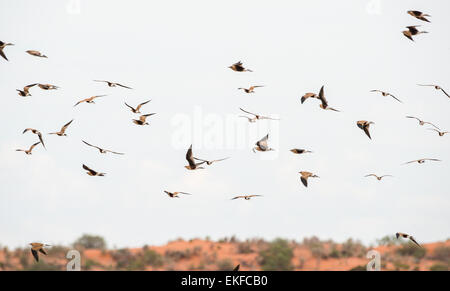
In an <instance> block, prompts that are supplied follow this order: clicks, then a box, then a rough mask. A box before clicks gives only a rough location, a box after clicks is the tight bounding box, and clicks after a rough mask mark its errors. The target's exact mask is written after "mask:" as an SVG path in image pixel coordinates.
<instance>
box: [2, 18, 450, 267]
mask: <svg viewBox="0 0 450 291" xmlns="http://www.w3.org/2000/svg"><path fill="white" fill-rule="evenodd" d="M407 13H408V14H409V15H411V16H413V17H415V18H416V19H419V20H421V21H425V22H430V21H429V20H428V19H427V17H431V16H430V15H428V14H425V13H422V12H420V11H415V10H410V11H408V12H407ZM419 26H420V25H414V26H407V28H408V30H405V31H403V34H404V36H405V37H407V38H409V39H410V40H412V41H414V39H413V36H416V35H419V34H422V33H427V32H426V31H419V30H418V29H417V27H419ZM13 45H14V44H12V43H4V42H2V41H0V56H2V57H3V58H4V59H5V60H7V61H8V58H7V57H6V55H5V53H4V49H5V47H7V46H13ZM26 53H28V54H29V55H31V56H35V57H40V58H47V56H46V55H44V54H42V53H41V52H39V51H36V50H27V51H26ZM228 68H230V69H231V70H233V71H235V72H253V71H252V70H250V69H247V68H245V67H244V66H243V64H242V62H240V61H239V62H237V63H235V64H233V65H231V66H229V67H228ZM94 81H95V82H103V83H105V84H106V85H107V86H109V87H122V88H126V89H132V88H131V87H128V86H125V85H122V84H120V83H115V82H111V81H107V80H94ZM418 85H419V86H428V87H433V88H434V89H436V90H439V91H441V92H442V93H444V94H445V95H446V96H447V97H449V98H450V95H449V94H448V93H447V92H446V91H445V90H444V89H443V88H442V87H440V86H439V85H435V84H418ZM34 86H38V87H39V88H41V89H42V90H56V89H58V88H59V87H58V86H55V85H51V84H39V83H35V84H30V85H27V86H25V87H24V88H23V89H22V90H20V89H16V90H17V91H18V95H19V96H21V97H29V96H31V93H30V89H31V88H33V87H34ZM260 87H264V86H261V85H254V86H250V87H249V88H238V90H243V91H244V92H245V93H248V94H252V93H255V89H256V88H260ZM370 92H373V93H380V94H381V95H382V96H384V97H391V98H393V99H394V100H396V101H398V102H400V103H403V102H402V101H401V100H400V99H399V98H397V97H396V96H394V95H392V94H391V93H389V92H385V91H382V90H371V91H370ZM104 96H106V95H97V96H91V97H89V98H86V99H82V100H80V101H78V102H77V103H76V104H75V105H74V107H75V106H78V105H80V104H82V103H88V104H94V103H95V100H96V99H97V98H101V97H104ZM311 99H318V100H319V101H320V105H319V107H320V108H321V109H323V110H331V111H335V112H340V111H339V110H338V109H335V108H332V107H330V106H329V105H328V101H327V99H326V98H325V93H324V86H322V87H321V88H320V90H319V93H318V94H317V93H306V94H304V95H303V96H302V97H301V99H300V101H301V104H303V103H304V102H306V101H307V100H311ZM150 101H151V100H148V101H145V102H142V103H140V104H138V105H137V106H136V107H133V106H130V105H129V104H127V103H125V106H126V107H128V108H129V109H130V110H131V112H132V113H134V114H139V115H140V116H139V118H138V119H132V122H133V123H134V124H136V125H140V126H144V125H148V124H149V123H148V122H147V118H148V117H150V116H152V115H154V114H156V113H148V114H142V113H141V111H140V110H141V108H142V107H143V106H144V105H146V104H147V103H149V102H150ZM239 109H240V110H241V111H242V112H244V113H246V114H248V115H246V116H244V115H241V116H239V117H242V118H247V120H248V121H249V122H251V123H254V122H257V121H258V120H263V119H267V120H279V119H275V118H271V117H268V116H263V115H259V114H256V113H252V112H249V111H247V110H245V109H242V108H239ZM406 118H409V119H415V120H417V121H418V122H419V125H420V126H424V125H426V124H427V125H430V126H432V128H428V129H429V130H433V131H436V132H437V133H438V135H439V136H444V135H445V134H447V133H449V132H448V131H442V130H441V129H440V128H439V127H437V126H436V125H434V124H433V123H431V122H428V121H423V120H421V119H420V118H417V117H414V116H406ZM72 122H73V119H72V120H70V121H69V122H67V123H66V124H64V125H63V126H62V127H61V129H60V130H59V131H56V132H51V133H49V134H51V135H57V136H67V134H66V130H67V129H68V127H69V126H70V124H71V123H72ZM372 124H375V123H374V122H372V121H366V120H359V121H357V122H356V125H357V127H358V128H360V129H361V130H363V131H364V133H365V134H366V135H367V136H368V137H369V139H372V137H371V135H370V131H369V128H370V125H372ZM26 132H31V133H33V134H35V135H37V137H38V139H39V141H38V142H36V143H34V144H32V145H31V146H30V147H29V148H28V149H17V150H16V151H21V152H24V153H25V154H27V155H31V154H32V151H33V149H34V148H35V147H36V146H38V145H39V144H41V145H42V147H43V148H44V149H45V143H44V139H43V136H42V133H41V131H39V130H37V129H34V128H26V129H25V130H24V131H23V134H25V133H26ZM268 140H269V134H267V135H266V136H264V137H263V138H262V139H260V140H259V141H257V142H256V144H255V147H254V148H253V152H256V151H259V152H268V151H273V150H274V149H272V148H270V147H269V146H268ZM82 142H83V143H84V144H85V145H86V146H89V147H92V148H95V149H97V150H98V151H99V152H100V153H101V154H106V153H112V154H116V155H124V153H120V152H116V151H112V150H108V149H104V148H102V147H99V146H96V145H92V144H90V143H88V142H86V141H84V140H82ZM290 151H291V152H292V153H294V154H298V155H300V154H306V153H312V151H310V150H306V149H299V148H294V149H291V150H290ZM228 158H229V157H226V158H222V159H217V160H206V159H201V158H197V157H195V156H194V155H193V152H192V145H191V146H190V147H189V149H188V150H187V153H186V160H187V162H188V165H186V166H185V168H186V169H188V170H198V169H204V167H203V166H202V165H204V164H206V165H208V166H210V165H212V164H213V163H216V162H220V161H224V160H226V159H228ZM426 161H440V160H439V159H434V158H422V159H418V160H413V161H409V162H407V163H405V164H411V163H419V164H423V163H425V162H426ZM82 168H83V169H84V170H86V174H87V175H89V176H105V175H106V173H102V172H99V171H96V170H93V169H92V168H90V167H88V166H86V165H85V164H83V165H82ZM299 174H300V180H301V182H302V183H303V185H304V186H305V187H308V179H309V178H319V176H317V175H316V174H313V173H311V172H308V171H300V172H299ZM365 177H375V178H376V179H377V180H378V181H381V180H382V179H383V178H384V177H392V175H382V176H378V175H376V174H368V175H366V176H365ZM164 193H166V194H167V195H168V196H169V197H170V198H179V197H180V196H179V195H180V194H184V195H192V194H190V193H187V192H181V191H178V192H169V191H166V190H164ZM261 196H262V195H239V196H235V197H233V198H231V199H232V200H235V199H244V200H250V199H251V198H253V197H261ZM400 237H402V238H404V239H409V240H410V241H412V242H413V243H414V244H415V245H417V246H419V247H420V244H419V243H417V241H416V240H415V239H414V237H412V236H411V235H408V234H405V233H401V232H398V233H396V238H397V239H398V238H400ZM30 245H31V253H32V255H33V257H34V258H35V260H36V261H37V262H38V261H39V253H41V254H44V255H47V253H46V251H45V249H44V247H48V246H50V245H48V244H43V243H36V242H33V243H30ZM239 267H240V265H237V266H236V267H235V269H234V271H238V270H239Z"/></svg>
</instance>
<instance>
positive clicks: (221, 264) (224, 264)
mask: <svg viewBox="0 0 450 291" xmlns="http://www.w3.org/2000/svg"><path fill="white" fill-rule="evenodd" d="M216 266H217V271H232V270H233V268H234V266H233V262H232V261H231V260H230V259H223V260H220V261H218V262H217V264H216Z"/></svg>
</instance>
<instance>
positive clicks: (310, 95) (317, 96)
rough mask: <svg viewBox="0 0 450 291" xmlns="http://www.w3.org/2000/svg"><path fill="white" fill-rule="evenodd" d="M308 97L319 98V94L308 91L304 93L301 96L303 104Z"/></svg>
mask: <svg viewBox="0 0 450 291" xmlns="http://www.w3.org/2000/svg"><path fill="white" fill-rule="evenodd" d="M308 98H316V99H319V95H317V94H316V93H306V94H305V95H303V96H302V98H301V101H302V104H303V103H304V102H305V101H306V100H307V99H308Z"/></svg>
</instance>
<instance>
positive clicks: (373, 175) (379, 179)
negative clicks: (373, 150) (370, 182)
mask: <svg viewBox="0 0 450 291" xmlns="http://www.w3.org/2000/svg"><path fill="white" fill-rule="evenodd" d="M371 176H372V177H375V178H377V180H378V181H381V179H383V178H384V177H392V176H391V175H383V176H377V175H375V174H369V175H365V176H364V177H371Z"/></svg>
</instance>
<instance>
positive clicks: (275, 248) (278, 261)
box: [259, 238, 294, 271]
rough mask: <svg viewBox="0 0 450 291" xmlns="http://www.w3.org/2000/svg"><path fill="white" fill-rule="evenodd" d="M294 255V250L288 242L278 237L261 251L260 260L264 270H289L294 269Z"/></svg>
mask: <svg viewBox="0 0 450 291" xmlns="http://www.w3.org/2000/svg"><path fill="white" fill-rule="evenodd" d="M293 256H294V252H293V250H292V248H291V247H290V246H289V244H288V242H287V241H286V240H284V239H280V238H278V239H275V240H274V241H273V242H271V243H270V244H269V246H268V248H267V249H265V250H262V251H261V252H260V253H259V260H260V264H261V268H262V269H263V270H264V271H289V270H292V269H293V266H292V263H291V261H292V257H293Z"/></svg>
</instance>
